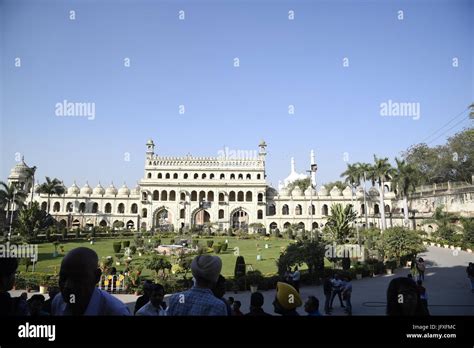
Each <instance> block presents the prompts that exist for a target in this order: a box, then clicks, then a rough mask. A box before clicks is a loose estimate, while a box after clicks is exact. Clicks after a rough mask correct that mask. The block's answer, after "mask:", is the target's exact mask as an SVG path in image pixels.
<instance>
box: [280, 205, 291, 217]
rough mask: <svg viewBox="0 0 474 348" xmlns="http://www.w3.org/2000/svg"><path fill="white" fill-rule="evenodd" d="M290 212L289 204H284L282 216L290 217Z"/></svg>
mask: <svg viewBox="0 0 474 348" xmlns="http://www.w3.org/2000/svg"><path fill="white" fill-rule="evenodd" d="M289 212H290V209H289V208H288V205H287V204H284V205H283V207H282V208H281V214H282V215H288V214H289Z"/></svg>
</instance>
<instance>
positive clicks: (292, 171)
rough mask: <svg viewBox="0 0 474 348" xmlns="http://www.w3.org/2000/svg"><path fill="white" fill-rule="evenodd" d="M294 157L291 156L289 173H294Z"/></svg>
mask: <svg viewBox="0 0 474 348" xmlns="http://www.w3.org/2000/svg"><path fill="white" fill-rule="evenodd" d="M295 172H296V171H295V158H294V157H291V173H295Z"/></svg>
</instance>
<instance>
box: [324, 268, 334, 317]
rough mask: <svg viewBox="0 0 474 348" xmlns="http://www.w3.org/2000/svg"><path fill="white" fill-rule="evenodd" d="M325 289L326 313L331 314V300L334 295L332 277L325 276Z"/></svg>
mask: <svg viewBox="0 0 474 348" xmlns="http://www.w3.org/2000/svg"><path fill="white" fill-rule="evenodd" d="M323 289H324V297H325V301H324V313H326V315H330V314H331V309H330V302H331V296H332V282H331V278H330V277H326V278H324V284H323Z"/></svg>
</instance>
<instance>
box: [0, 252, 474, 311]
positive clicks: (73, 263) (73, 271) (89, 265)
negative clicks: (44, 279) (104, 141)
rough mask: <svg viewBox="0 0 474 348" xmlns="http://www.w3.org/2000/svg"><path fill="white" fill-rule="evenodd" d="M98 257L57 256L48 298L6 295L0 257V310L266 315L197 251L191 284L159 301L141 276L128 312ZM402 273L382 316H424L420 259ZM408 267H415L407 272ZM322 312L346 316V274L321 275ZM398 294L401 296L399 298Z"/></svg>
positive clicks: (288, 285) (288, 304)
mask: <svg viewBox="0 0 474 348" xmlns="http://www.w3.org/2000/svg"><path fill="white" fill-rule="evenodd" d="M98 261H99V260H98V256H97V253H96V252H95V251H93V250H92V249H89V248H84V247H80V248H76V249H73V250H71V251H70V252H69V253H68V254H67V255H66V256H65V257H64V258H63V260H62V262H61V268H60V272H59V284H58V287H53V288H51V289H49V299H48V300H46V299H45V297H44V296H43V295H40V294H35V295H33V296H31V298H30V299H28V296H27V294H26V293H22V294H21V295H20V296H18V297H15V298H13V297H11V295H10V293H9V291H10V290H11V289H12V287H13V284H14V281H15V274H16V270H17V267H18V261H17V259H14V258H1V259H0V315H18V316H23V315H31V316H47V315H53V316H61V315H86V316H87V315H116V316H121V315H127V316H128V315H136V316H271V315H272V314H270V313H267V312H265V311H264V310H263V305H264V301H265V299H264V296H263V295H262V293H260V292H253V293H252V294H251V295H250V306H249V308H248V312H247V313H244V312H246V310H245V309H243V308H242V303H241V302H240V301H236V300H235V299H234V298H233V297H228V298H225V297H224V295H225V289H226V286H225V282H226V280H225V278H224V277H223V276H222V275H221V270H222V261H221V259H220V258H219V257H218V256H211V255H198V256H196V257H195V258H194V259H193V261H192V264H191V271H192V275H193V280H194V285H193V286H192V287H191V288H190V289H188V290H186V291H183V292H179V293H175V294H172V295H170V296H169V297H168V299H167V301H165V295H166V294H165V289H164V288H163V286H162V285H160V284H155V283H153V282H151V281H146V282H145V283H144V286H143V290H144V294H143V295H142V296H140V297H139V298H138V299H137V301H136V303H135V308H134V311H133V314H132V313H131V311H130V310H129V308H128V306H127V305H125V304H124V303H122V302H121V301H120V300H119V299H117V298H116V297H115V296H113V295H111V294H109V293H108V292H107V291H104V290H101V289H98V288H97V287H96V284H97V283H98V281H99V279H100V277H101V270H100V269H99V268H98ZM414 264H415V265H414V266H413V264H412V268H411V270H412V271H411V272H410V273H409V274H408V276H407V277H398V278H395V279H393V280H392V281H391V282H390V284H389V287H388V290H387V308H386V313H387V315H429V311H428V294H427V291H426V288H425V287H424V286H423V281H424V271H425V265H424V261H423V259H422V258H419V259H418V260H416V261H415V263H414ZM413 268H415V269H416V271H415V272H414V271H413ZM466 271H467V274H468V277H469V279H470V280H471V286H472V288H473V292H474V265H473V264H472V263H470V264H469V266H468V268H467V270H466ZM300 277H301V276H300V274H299V270H298V268H297V267H295V269H294V271H293V272H291V271H289V272H287V274H286V277H285V281H281V282H278V283H277V285H276V294H275V298H274V300H273V303H272V305H273V311H274V313H276V314H279V315H282V316H298V315H299V313H298V311H297V309H298V308H299V307H301V306H303V300H302V297H301V294H300V291H299V281H300ZM323 290H324V296H325V303H324V313H325V314H326V315H330V314H331V313H332V311H333V303H334V300H335V298H336V297H337V298H338V300H339V303H340V306H341V308H343V309H344V310H345V312H346V313H347V314H348V315H352V304H351V295H352V282H351V279H350V278H349V277H340V276H339V274H337V273H336V274H335V275H334V276H333V277H328V278H326V279H324V282H323ZM400 296H402V299H401V300H400ZM303 308H304V311H305V313H306V314H307V315H308V316H321V315H322V314H321V312H320V311H319V299H318V298H317V297H316V296H313V295H311V296H308V298H307V299H306V301H305V303H304V306H303Z"/></svg>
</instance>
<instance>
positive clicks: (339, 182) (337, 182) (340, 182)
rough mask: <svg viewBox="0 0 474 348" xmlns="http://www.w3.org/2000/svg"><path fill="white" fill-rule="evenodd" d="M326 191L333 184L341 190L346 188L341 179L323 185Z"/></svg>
mask: <svg viewBox="0 0 474 348" xmlns="http://www.w3.org/2000/svg"><path fill="white" fill-rule="evenodd" d="M323 186H324V187H325V188H326V189H327V190H328V191H331V190H332V189H333V187H334V186H336V187H337V188H338V189H339V190H341V191H343V190H344V189H345V188H346V185H345V184H344V183H343V182H342V181H341V180H337V181H329V182H327V183H325V184H324V185H323Z"/></svg>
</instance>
